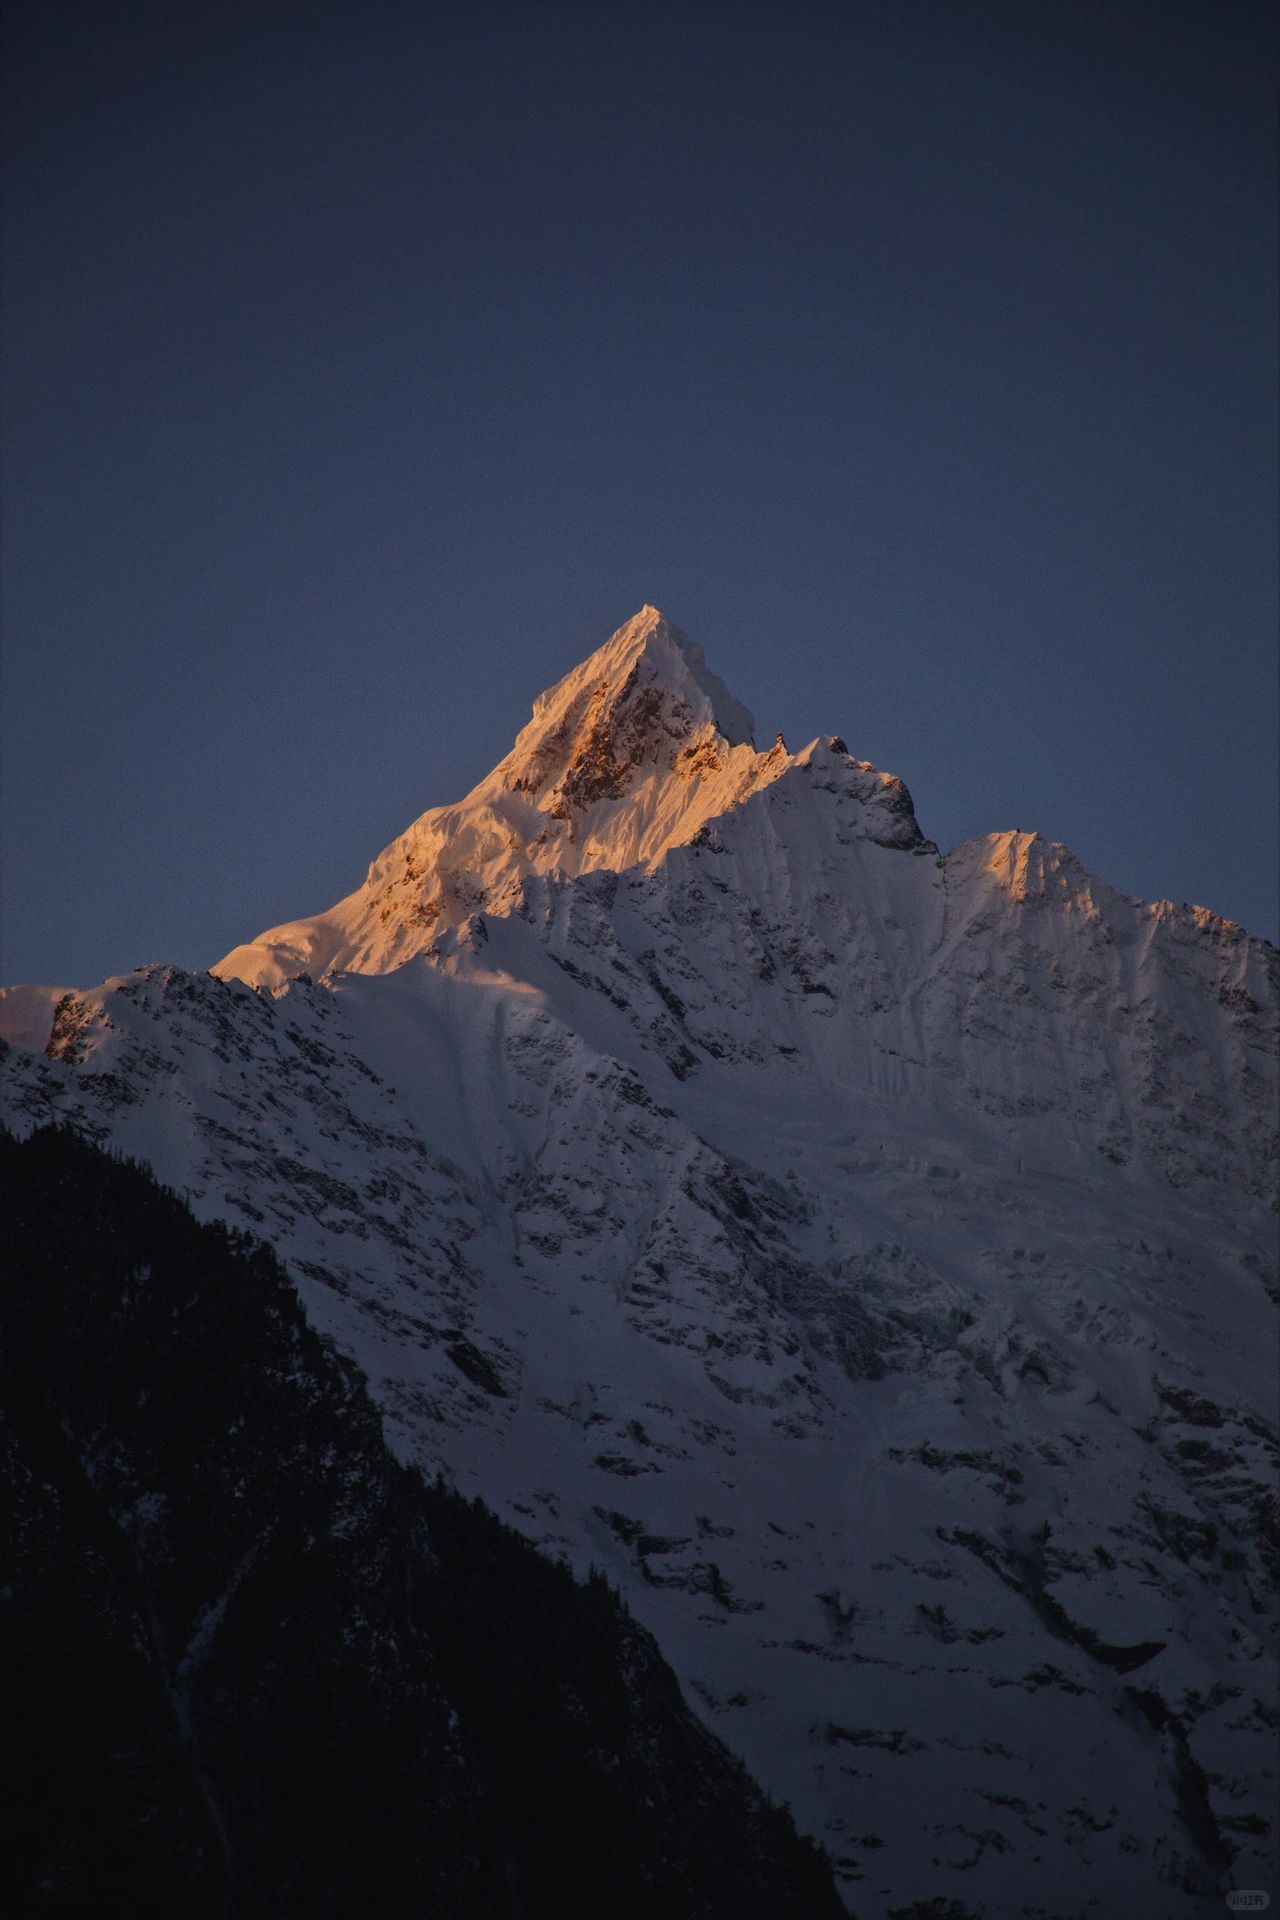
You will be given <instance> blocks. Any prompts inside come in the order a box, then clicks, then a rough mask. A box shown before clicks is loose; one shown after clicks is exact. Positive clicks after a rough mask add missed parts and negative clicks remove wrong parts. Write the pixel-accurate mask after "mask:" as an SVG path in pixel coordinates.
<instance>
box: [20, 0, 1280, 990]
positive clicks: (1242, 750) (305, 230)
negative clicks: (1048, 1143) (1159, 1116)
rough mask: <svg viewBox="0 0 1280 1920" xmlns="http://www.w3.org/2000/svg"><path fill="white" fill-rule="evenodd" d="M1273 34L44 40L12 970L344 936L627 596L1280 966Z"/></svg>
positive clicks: (719, 10)
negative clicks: (383, 855)
mask: <svg viewBox="0 0 1280 1920" xmlns="http://www.w3.org/2000/svg"><path fill="white" fill-rule="evenodd" d="M1272 11H1273V9H1272V8H1271V7H1270V6H1257V7H1255V6H1253V5H1250V4H1248V3H1247V0H1228V3H1224V0H1213V3H1212V4H1204V5H1179V4H1177V0H1159V3H1158V4H1152V5H1149V6H1147V5H1126V4H1123V3H1122V0H1115V3H1114V4H1103V5H1094V4H1089V3H1088V0H1069V3H1065V0H1064V3H1062V4H1054V0H1045V3H1044V4H1026V0H1021V3H1020V4H1016V5H1013V4H1010V5H1000V6H989V5H985V4H983V0H960V3H959V4H946V5H943V4H936V5H934V4H928V0H916V3H915V4H909V5H908V4H903V0H890V3H889V4H878V3H877V0H872V3H871V4H864V5H859V4H854V3H852V0H851V3H850V4H843V5H822V4H806V3H805V0H778V3H777V4H773V5H766V6H757V5H752V4H749V3H748V4H735V5H732V6H731V5H728V4H715V5H698V4H697V3H696V0H685V3H684V4H682V5H680V6H678V7H673V8H667V7H666V6H664V5H661V4H649V5H644V6H637V7H621V6H610V5H608V4H607V0H603V3H602V4H596V5H592V6H584V7H581V8H576V7H560V6H556V5H538V4H535V3H534V0H524V4H521V5H518V6H512V7H499V6H486V5H485V4H483V0H469V3H468V4H466V5H462V6H458V7H457V8H452V7H449V6H442V5H436V4H429V3H428V0H423V3H422V4H413V3H412V0H395V3H390V0H360V3H359V4H357V0H350V3H349V4H345V5H336V4H334V5H330V4H325V0H299V4H277V3H274V0H255V4H253V5H245V6H238V5H236V4H235V3H234V0H217V4H212V5H201V4H198V3H197V0H181V4H164V5H156V6H150V5H131V4H129V0H111V4H109V5H104V4H101V0H91V3H90V4H84V5H71V4H68V3H67V0H35V4H27V5H23V4H20V3H18V0H10V4H9V6H8V7H7V9H6V22H7V24H6V50H5V62H4V84H5V89H6V96H7V97H6V100H5V142H6V148H7V153H6V161H5V184H4V193H5V204H4V222H5V224H4V233H3V285H2V292H3V300H4V348H5V352H4V421H3V437H2V439H0V456H2V458H3V534H4V543H5V544H4V556H3V574H2V576H0V581H2V588H3V603H2V610H3V616H4V633H5V651H4V667H3V682H2V687H3V699H4V729H5V731H4V739H3V761H2V763H0V767H2V774H3V795H2V798H3V806H2V810H0V831H2V833H3V854H4V876H5V889H4V899H5V905H4V917H3V926H2V929H0V933H2V945H0V979H4V980H7V981H14V980H42V981H49V982H55V983H59V984H68V985H76V984H89V983H92V982H95V981H97V980H99V979H100V978H102V977H103V976H104V975H106V974H109V973H114V972H119V971H122V970H124V969H126V968H128V967H131V966H134V965H138V964H141V963H143V962H145V961H148V960H176V961H178V962H180V963H182V964H184V965H189V966H207V965H209V964H211V963H212V962H213V961H215V960H216V959H218V958H219V957H220V955H221V954H222V953H223V952H224V951H226V950H227V949H228V948H229V947H231V946H232V945H234V944H235V943H236V942H237V941H239V940H241V939H244V938H247V937H249V936H251V935H252V934H254V933H256V932H258V931H259V930H260V929H262V928H263V927H265V926H267V925H270V924H272V923H274V922H277V921H280V920H284V919H288V918H290V917H291V916H294V915H297V914H301V913H306V912H313V911H316V910H318V909H320V908H322V907H324V906H326V905H328V904H329V903H330V902H331V901H332V900H334V899H336V898H337V897H338V896H339V895H341V894H343V893H345V892H347V891H348V890H349V889H350V888H351V887H352V886H354V885H356V884H357V883H358V882H359V881H360V879H361V878H362V877H363V873H364V869H365V866H366V865H367V863H368V861H369V860H370V859H371V858H372V857H373V855H374V854H375V853H376V852H378V850H379V849H380V848H381V847H382V846H383V845H384V844H385V842H386V841H388V840H389V839H390V838H391V837H392V836H393V835H394V834H396V833H397V832H399V831H400V830H401V829H402V828H403V827H405V826H406V825H407V824H408V822H409V821H410V820H411V819H413V818H414V817H415V816H416V815H417V814H418V813H420V812H421V811H422V810H423V809H424V808H426V807H428V806H431V805H435V804H437V803H440V802H444V801H448V800H452V799H456V798H458V797H460V796H461V794H462V793H463V792H465V791H466V789H467V788H469V787H470V786H471V785H472V784H473V782H474V781H475V780H476V779H478V778H479V777H480V776H481V775H482V774H483V773H485V772H486V771H487V770H488V769H489V767H490V766H491V765H492V764H493V763H494V762H495V761H496V760H497V759H498V758H500V756H501V755H502V754H503V753H504V752H505V750H506V749H507V747H508V746H509V745H510V742H511V740H512V738H513V737H514V734H515V732H516V731H517V729H518V727H519V726H520V725H521V724H522V723H523V721H524V719H525V718H526V717H527V714H528V709H529V705H530V703H531V701H532V698H533V696H534V695H535V694H536V693H537V692H539V691H540V690H541V689H542V688H543V687H544V686H546V685H548V684H549V683H550V682H552V681H553V680H555V679H556V678H558V677H559V676H560V675H561V674H562V673H563V672H565V671H567V670H568V668H569V667H571V666H572V665H574V664H576V662H577V661H578V660H579V659H580V658H581V657H582V656H583V655H585V654H586V653H587V652H589V651H590V650H591V649H592V648H593V647H595V646H596V645H598V644H599V643H600V642H601V641H603V640H604V639H605V638H606V637H607V636H608V634H609V633H610V632H611V631H612V630H613V628H614V627H616V626H617V625H619V624H620V623H621V622H622V621H623V620H624V619H625V618H627V617H628V616H629V615H630V614H632V613H633V612H635V611H636V609H637V608H638V607H639V606H640V605H641V604H642V603H643V602H646V601H649V602H652V603H654V604H655V605H657V606H660V607H662V608H663V609H664V611H666V612H667V613H669V614H670V615H671V617H672V618H673V619H675V620H677V621H678V622H679V623H680V624H681V625H682V626H684V627H685V628H686V629H687V630H688V631H689V632H691V633H692V634H693V635H694V636H695V637H696V638H697V639H699V640H700V641H701V642H702V643H703V645H704V647H705V649H706V652H707V655H708V659H709V661H710V664H711V665H712V667H713V668H714V670H715V671H716V672H718V673H719V674H720V675H721V677H722V678H723V679H725V680H726V681H727V682H728V683H729V685H730V686H731V687H732V689H733V690H734V692H735V693H736V694H737V695H738V696H739V697H740V698H741V699H742V700H743V701H745V702H746V704H747V705H748V706H750V707H751V708H752V709H753V710H754V711H755V714H756V716H757V721H758V738H760V739H761V740H762V742H763V743H764V744H768V743H769V742H771V741H772V738H773V734H774V732H775V731H776V730H777V729H778V728H782V729H783V730H784V732H785V733H786V736H787V739H788V741H789V743H790V744H791V745H792V747H795V746H797V745H799V744H802V743H803V742H804V741H805V740H806V739H808V738H810V737H811V736H812V735H814V734H816V733H819V732H838V733H840V734H842V735H844V737H845V738H846V739H847V740H848V741H849V744H850V747H851V748H852V749H853V751H855V752H856V753H858V754H859V755H861V756H863V757H865V758H867V759H871V760H874V761H875V762H876V763H877V764H878V765H881V766H883V767H886V768H888V769H890V770H891V771H893V772H895V773H897V774H900V775H901V776H902V777H903V778H904V779H905V780H906V781H907V784H908V785H909V786H910V787H911V789H912V792H913V794H914V796H915V799H916V805H917V812H918V814H919V816H920V819H921V823H922V825H923V826H924V828H925V831H926V832H928V833H930V834H931V835H932V836H933V837H934V838H935V839H937V840H939V841H940V842H941V843H942V844H943V846H944V847H945V846H950V845H954V844H955V843H956V842H957V841H959V840H961V839H965V838H967V837H969V836H970V835H973V834H978V833H986V832H991V831H996V830H999V829H1003V828H1008V827H1022V828H1035V829H1037V830H1039V831H1040V832H1042V833H1044V834H1046V835H1048V836H1050V837H1052V838H1055V839H1060V840H1065V841H1066V842H1067V843H1068V844H1069V845H1070V846H1072V847H1073V848H1074V850H1075V851H1076V852H1077V854H1078V855H1079V856H1080V857H1081V858H1082V859H1083V860H1084V861H1085V863H1086V864H1087V865H1088V866H1090V867H1092V868H1093V869H1094V871H1096V872H1098V873H1100V874H1102V875H1103V876H1104V877H1105V878H1106V879H1108V880H1110V881H1111V882H1112V883H1113V884H1115V885H1118V886H1120V887H1122V888H1124V889H1126V890H1127V891H1129V892H1132V893H1137V894H1141V895H1143V896H1145V897H1148V898H1157V897H1161V896H1168V897H1171V898H1173V899H1175V900H1194V901H1198V902H1202V903H1203V904H1205V905H1208V906H1211V907H1213V908H1214V909H1215V910H1216V911H1219V912H1222V913H1226V914H1228V915H1230V916H1232V917H1233V918H1237V919H1241V920H1243V921H1244V922H1245V924H1246V925H1248V926H1250V927H1251V928H1253V929H1254V930H1255V931H1258V932H1263V933H1266V934H1268V935H1270V936H1271V937H1272V938H1274V937H1275V936H1276V931H1277V904H1276V892H1275V888H1276V876H1275V855H1276V724H1277V695H1276V668H1275V622H1276V530H1275V527H1276V512H1277V502H1276V418H1277V390H1276V389H1277V367H1276V340H1275V331H1276V224H1277V208H1276V153H1275V85H1276V65H1277V61H1276V44H1275V30H1274V27H1273V24H1272V21H1271V15H1272Z"/></svg>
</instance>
